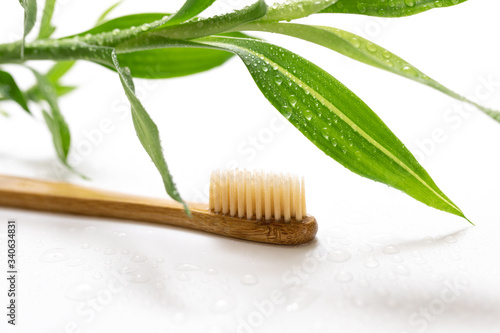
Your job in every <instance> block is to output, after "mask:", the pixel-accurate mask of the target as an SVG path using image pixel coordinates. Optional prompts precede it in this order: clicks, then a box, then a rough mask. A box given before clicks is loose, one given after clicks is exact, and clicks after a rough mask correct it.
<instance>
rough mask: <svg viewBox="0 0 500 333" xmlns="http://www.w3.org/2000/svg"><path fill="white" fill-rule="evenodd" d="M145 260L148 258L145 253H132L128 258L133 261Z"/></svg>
mask: <svg viewBox="0 0 500 333" xmlns="http://www.w3.org/2000/svg"><path fill="white" fill-rule="evenodd" d="M146 260H148V257H146V256H145V255H142V254H139V253H138V254H134V255H133V256H132V258H130V261H133V262H145V261H146Z"/></svg>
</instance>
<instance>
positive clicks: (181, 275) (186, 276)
mask: <svg viewBox="0 0 500 333" xmlns="http://www.w3.org/2000/svg"><path fill="white" fill-rule="evenodd" d="M177 279H179V280H180V281H189V275H187V274H184V273H182V274H179V276H177Z"/></svg>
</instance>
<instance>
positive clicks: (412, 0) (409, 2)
mask: <svg viewBox="0 0 500 333" xmlns="http://www.w3.org/2000/svg"><path fill="white" fill-rule="evenodd" d="M405 5H407V6H408V7H413V6H415V0H405Z"/></svg>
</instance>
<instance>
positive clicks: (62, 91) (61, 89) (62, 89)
mask: <svg viewBox="0 0 500 333" xmlns="http://www.w3.org/2000/svg"><path fill="white" fill-rule="evenodd" d="M76 88H77V87H76V86H63V85H60V84H54V89H55V91H56V95H57V97H61V96H64V95H67V94H69V93H70V92H72V91H73V90H75V89H76Z"/></svg>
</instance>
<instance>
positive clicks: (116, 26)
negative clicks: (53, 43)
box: [66, 13, 172, 38]
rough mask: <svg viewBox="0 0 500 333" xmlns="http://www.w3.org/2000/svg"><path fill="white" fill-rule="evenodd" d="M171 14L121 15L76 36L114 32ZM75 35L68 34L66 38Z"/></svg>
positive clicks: (155, 20) (167, 16)
mask: <svg viewBox="0 0 500 333" xmlns="http://www.w3.org/2000/svg"><path fill="white" fill-rule="evenodd" d="M171 15H172V14H170V13H141V14H131V15H125V16H120V17H117V18H114V19H111V20H109V21H106V22H102V23H100V24H99V25H97V26H96V27H93V28H92V29H89V30H86V31H84V32H81V33H79V34H77V35H74V36H86V35H97V34H101V33H105V32H113V30H114V31H115V32H116V31H117V30H125V29H130V28H131V27H138V26H142V25H143V24H147V23H151V22H157V21H160V20H162V19H163V18H165V17H166V19H168V18H169V17H170V16H171ZM166 19H165V20H166ZM74 36H68V37H66V38H71V37H74Z"/></svg>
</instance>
